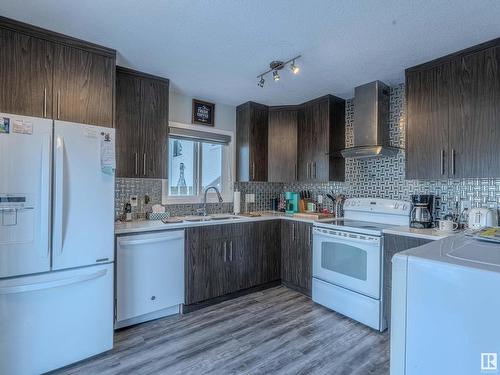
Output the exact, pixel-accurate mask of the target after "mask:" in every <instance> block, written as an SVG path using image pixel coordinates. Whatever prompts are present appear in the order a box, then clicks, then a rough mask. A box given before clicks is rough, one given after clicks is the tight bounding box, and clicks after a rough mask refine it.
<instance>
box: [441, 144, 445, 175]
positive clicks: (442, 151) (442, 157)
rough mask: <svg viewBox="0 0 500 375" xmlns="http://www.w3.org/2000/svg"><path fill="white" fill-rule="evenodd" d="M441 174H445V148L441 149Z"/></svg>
mask: <svg viewBox="0 0 500 375" xmlns="http://www.w3.org/2000/svg"><path fill="white" fill-rule="evenodd" d="M441 174H444V150H441Z"/></svg>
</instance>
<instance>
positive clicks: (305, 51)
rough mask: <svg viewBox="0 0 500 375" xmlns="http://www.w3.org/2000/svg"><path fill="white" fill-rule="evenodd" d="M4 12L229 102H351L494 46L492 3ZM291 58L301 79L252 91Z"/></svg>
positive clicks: (93, 3) (344, 2) (184, 3)
mask: <svg viewBox="0 0 500 375" xmlns="http://www.w3.org/2000/svg"><path fill="white" fill-rule="evenodd" d="M0 14H1V15H3V16H6V17H11V18H14V19H18V20H21V21H24V22H27V23H30V24H34V25H38V26H41V27H44V28H47V29H51V30H55V31H58V32H60V33H64V34H68V35H71V36H74V37H77V38H81V39H85V40H89V41H92V42H95V43H98V44H103V45H105V46H108V47H112V48H115V49H116V50H117V52H118V64H119V65H124V66H127V67H131V68H134V69H138V70H141V71H145V72H149V73H152V74H157V75H160V76H164V77H167V78H170V79H171V82H172V84H173V86H174V88H175V89H176V90H179V91H180V92H182V93H183V94H185V95H189V96H194V97H198V98H200V99H206V100H211V101H217V102H219V103H226V104H239V103H242V102H245V101H247V100H254V101H257V102H262V103H266V104H273V105H276V104H294V103H300V102H303V101H305V100H308V99H312V98H315V97H317V96H320V95H324V94H327V93H330V94H334V95H338V96H342V97H345V98H349V97H352V95H353V88H354V87H355V86H357V85H359V84H363V83H366V82H370V81H373V80H376V79H380V80H382V81H384V82H386V83H388V84H396V83H399V82H402V81H403V78H404V69H405V68H406V67H409V66H413V65H416V64H418V63H422V62H425V61H428V60H430V59H433V58H436V57H439V56H442V55H444V54H447V53H450V52H453V51H456V50H459V49H462V48H465V47H468V46H472V45H474V44H477V43H480V42H483V41H487V40H489V39H493V38H497V37H500V1H498V0H475V1H470V0H455V1H445V0H412V1H410V0H392V1H391V0H357V1H353V0H335V1H334V0H274V1H269V0H267V1H266V0H212V1H209V0H189V1H188V0H79V1H68V0H23V1H19V0H2V1H1V3H0ZM299 53H300V54H302V55H303V58H301V59H300V60H299V61H298V63H299V64H300V67H301V72H300V74H299V75H297V76H292V74H291V73H290V71H288V70H287V71H285V72H283V73H282V79H281V80H280V81H279V82H272V81H271V79H268V80H267V81H266V85H265V87H264V88H263V89H261V88H259V87H257V79H256V78H255V76H256V75H257V74H259V73H261V72H262V71H264V70H266V68H267V66H268V64H269V62H270V61H271V60H273V59H287V58H290V57H293V56H294V55H296V54H299ZM269 78H270V77H269Z"/></svg>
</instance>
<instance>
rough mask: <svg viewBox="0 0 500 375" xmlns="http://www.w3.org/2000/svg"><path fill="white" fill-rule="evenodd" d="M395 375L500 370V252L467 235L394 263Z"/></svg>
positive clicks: (433, 244) (403, 255)
mask: <svg viewBox="0 0 500 375" xmlns="http://www.w3.org/2000/svg"><path fill="white" fill-rule="evenodd" d="M392 263H393V265H392V270H393V272H392V275H393V276H392V310H391V311H392V313H391V375H402V374H405V375H421V374H453V375H461V374H463V375H471V374H483V373H497V372H499V370H500V367H499V365H500V364H499V363H498V356H499V355H500V244H495V243H489V242H483V241H479V240H475V239H472V238H470V237H466V236H465V235H456V236H451V237H448V238H445V239H442V240H439V241H433V242H431V243H429V244H426V245H424V246H421V247H418V248H414V249H410V250H407V251H404V252H401V253H398V254H396V255H395V256H394V258H393V260H392Z"/></svg>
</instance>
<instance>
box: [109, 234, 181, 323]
mask: <svg viewBox="0 0 500 375" xmlns="http://www.w3.org/2000/svg"><path fill="white" fill-rule="evenodd" d="M183 303H184V230H173V231H164V232H157V233H145V234H136V235H121V236H118V237H117V240H116V322H115V328H122V327H126V326H129V325H132V324H137V323H142V322H145V321H148V320H152V319H157V318H160V317H163V316H167V315H172V314H177V313H178V312H179V308H180V304H183Z"/></svg>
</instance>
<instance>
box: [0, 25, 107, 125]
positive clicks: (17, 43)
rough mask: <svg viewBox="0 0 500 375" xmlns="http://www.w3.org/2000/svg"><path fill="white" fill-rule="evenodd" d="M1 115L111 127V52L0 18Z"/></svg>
mask: <svg viewBox="0 0 500 375" xmlns="http://www.w3.org/2000/svg"><path fill="white" fill-rule="evenodd" d="M0 50H1V51H2V60H1V61H0V80H1V82H2V92H1V93H0V111H2V112H8V113H16V114H21V115H26V116H35V117H46V118H54V119H59V120H66V121H71V122H78V123H85V124H91V125H101V126H109V127H112V126H113V114H114V87H115V60H116V52H115V51H114V50H112V49H109V48H106V47H102V46H98V45H95V44H93V43H89V42H85V41H82V40H79V39H75V38H71V37H68V36H65V35H61V34H58V33H54V32H52V31H48V30H44V29H41V28H38V27H35V26H31V25H28V24H25V23H22V22H18V21H14V20H11V19H8V18H5V17H0Z"/></svg>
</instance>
